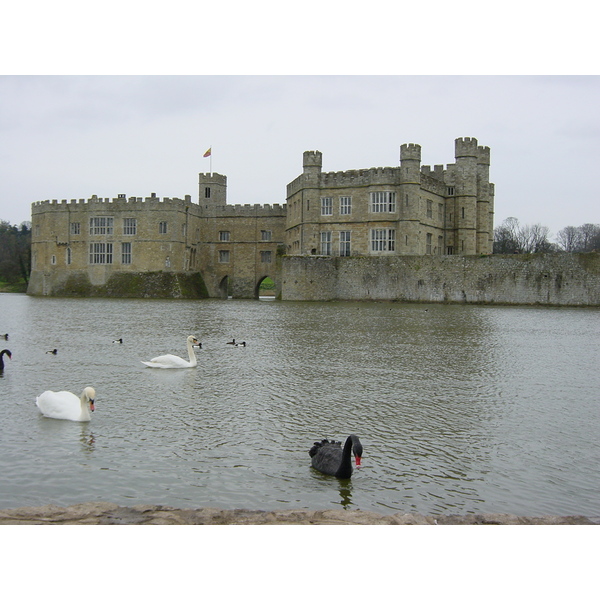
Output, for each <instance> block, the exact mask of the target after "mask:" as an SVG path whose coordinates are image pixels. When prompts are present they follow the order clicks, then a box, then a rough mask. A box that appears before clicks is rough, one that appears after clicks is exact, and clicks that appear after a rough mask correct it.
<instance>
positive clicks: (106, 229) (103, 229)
mask: <svg viewBox="0 0 600 600" xmlns="http://www.w3.org/2000/svg"><path fill="white" fill-rule="evenodd" d="M112 233H113V218H112V217H91V218H90V235H112Z"/></svg>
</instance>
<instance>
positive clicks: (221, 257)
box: [219, 250, 229, 263]
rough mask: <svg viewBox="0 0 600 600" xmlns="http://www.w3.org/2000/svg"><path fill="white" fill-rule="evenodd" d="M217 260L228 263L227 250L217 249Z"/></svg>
mask: <svg viewBox="0 0 600 600" xmlns="http://www.w3.org/2000/svg"><path fill="white" fill-rule="evenodd" d="M219 262H220V263H228V262H229V250H219Z"/></svg>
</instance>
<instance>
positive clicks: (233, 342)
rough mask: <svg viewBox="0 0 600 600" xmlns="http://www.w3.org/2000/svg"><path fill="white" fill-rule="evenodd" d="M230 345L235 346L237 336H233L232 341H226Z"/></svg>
mask: <svg viewBox="0 0 600 600" xmlns="http://www.w3.org/2000/svg"><path fill="white" fill-rule="evenodd" d="M226 343H227V344H229V345H230V346H235V338H233V339H232V340H231V341H230V342H226Z"/></svg>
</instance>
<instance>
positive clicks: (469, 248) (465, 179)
mask: <svg viewBox="0 0 600 600" xmlns="http://www.w3.org/2000/svg"><path fill="white" fill-rule="evenodd" d="M454 149H455V151H454V156H455V158H456V185H455V197H454V213H455V215H456V220H455V223H456V238H455V245H456V253H457V254H476V253H477V174H478V171H477V161H478V159H479V151H478V146H477V140H476V139H475V138H457V139H456V140H455V141H454Z"/></svg>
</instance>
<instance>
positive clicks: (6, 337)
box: [2, 333, 8, 341]
mask: <svg viewBox="0 0 600 600" xmlns="http://www.w3.org/2000/svg"><path fill="white" fill-rule="evenodd" d="M2 337H3V338H4V339H5V340H6V341H8V333H5V334H4V335H3V336H2Z"/></svg>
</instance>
